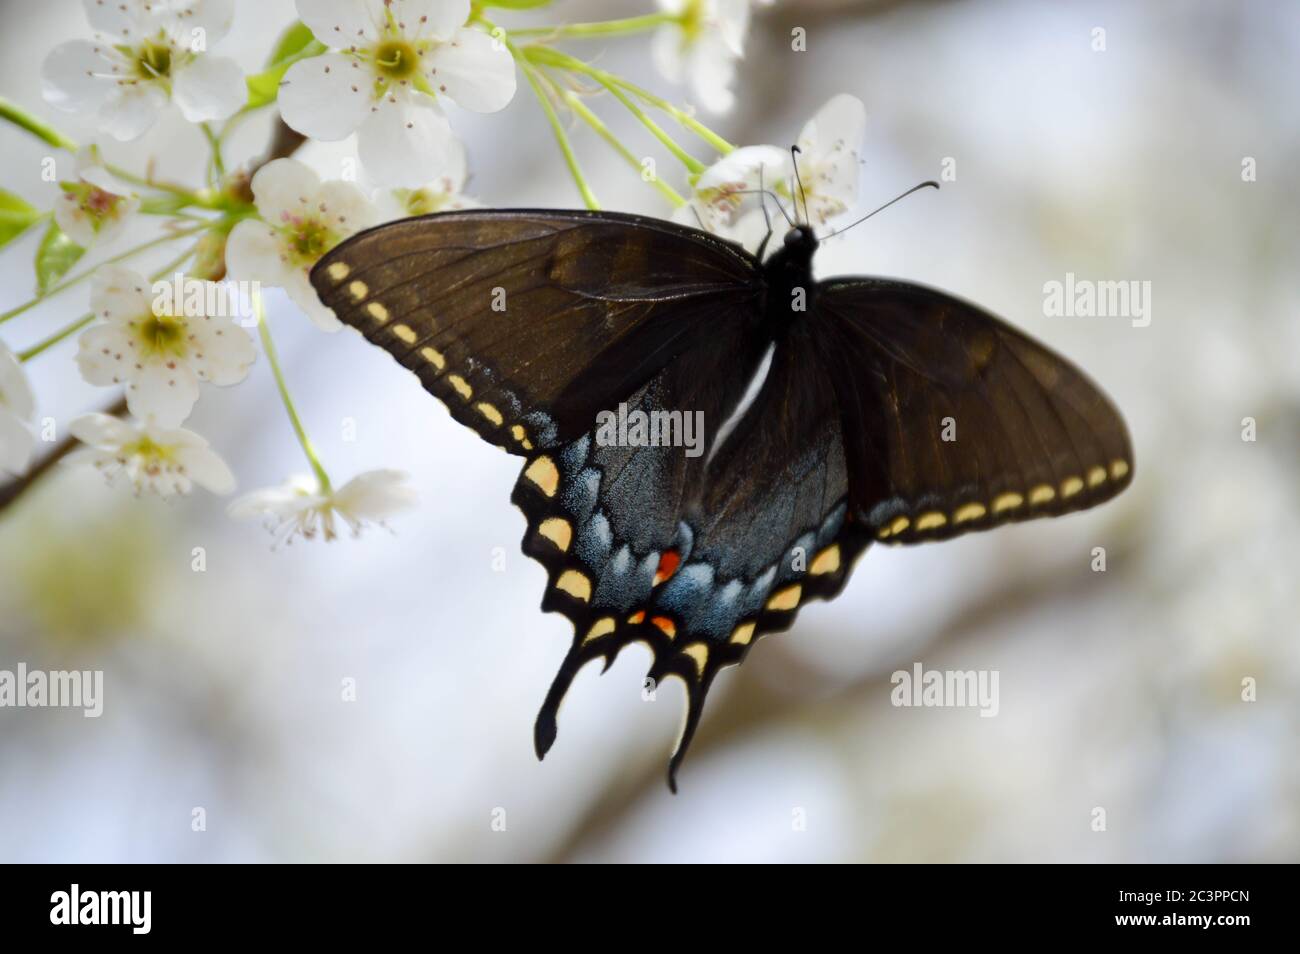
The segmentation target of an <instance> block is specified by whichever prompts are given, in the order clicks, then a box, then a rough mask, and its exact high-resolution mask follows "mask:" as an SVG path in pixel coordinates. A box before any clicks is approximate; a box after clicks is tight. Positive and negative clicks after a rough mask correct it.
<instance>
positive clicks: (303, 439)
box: [253, 291, 333, 494]
mask: <svg viewBox="0 0 1300 954" xmlns="http://www.w3.org/2000/svg"><path fill="white" fill-rule="evenodd" d="M253 314H254V316H255V317H256V318H257V334H258V337H260V338H261V339H262V350H263V351H265V352H266V360H267V361H269V362H270V364H271V373H272V374H274V375H275V386H276V388H277V389H278V390H279V392H280V401H281V402H282V403H283V404H284V409H285V411H286V412H287V413H288V415H289V423H290V424H292V425H293V432H294V434H296V435H297V437H298V444H299V445H300V446H301V447H302V452H303V453H304V454H305V455H306V456H307V461H308V463H310V464H311V469H312V472H313V473H314V474H315V475H316V483H317V484H319V492H320V493H321V494H330V493H332V492H333V487H332V485H331V484H330V478H329V474H327V473H325V467H324V465H323V464H321V462H320V455H319V454H317V453H316V448H315V446H314V445H313V444H312V442H311V438H310V437H308V436H307V430H306V428H304V427H303V426H302V420H301V419H300V418H299V417H298V411H297V409H296V408H295V407H294V406H293V398H291V397H290V396H289V386H288V385H287V384H286V383H285V380H284V371H283V370H281V368H280V359H279V357H278V356H277V355H276V351H275V342H274V341H272V340H271V327H270V324H269V323H268V322H267V320H266V311H265V309H263V307H262V293H261V292H260V291H254V292H253Z"/></svg>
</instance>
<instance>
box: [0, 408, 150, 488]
mask: <svg viewBox="0 0 1300 954" xmlns="http://www.w3.org/2000/svg"><path fill="white" fill-rule="evenodd" d="M125 410H126V398H124V397H123V398H118V399H117V401H116V402H114V403H113V404H111V405H109V406H108V407H106V408H104V413H105V414H111V415H113V417H117V416H118V415H120V414H122V413H123V412H124V411H125ZM76 446H77V439H76V438H75V437H65V438H64V439H63V440H61V441H60V442H59V443H58V445H57V446H56V447H55V448H54V450H52V451H50V452H49V453H48V454H46V455H45V456H44V457H42V458H41V459H40V460H38V461H37V462H36V463H35V464H33V465H32V466H31V467H30V468H29V469H28V471H27V473H25V474H23V475H22V476H21V477H16V478H14V479H13V480H11V481H9V483H7V484H5V485H4V486H3V487H0V510H4V509H5V508H6V507H8V506H9V505H10V504H11V503H13V502H14V501H15V500H17V499H18V498H19V497H20V496H22V494H23V492H24V491H26V490H27V489H28V488H29V487H31V486H32V484H34V483H36V481H37V480H39V479H40V478H41V477H42V476H44V475H45V474H46V473H48V472H49V470H50V468H52V467H53V466H54V465H55V464H57V463H58V462H59V461H61V460H62V459H63V458H64V457H65V456H67V454H68V451H70V450H72V448H74V447H76Z"/></svg>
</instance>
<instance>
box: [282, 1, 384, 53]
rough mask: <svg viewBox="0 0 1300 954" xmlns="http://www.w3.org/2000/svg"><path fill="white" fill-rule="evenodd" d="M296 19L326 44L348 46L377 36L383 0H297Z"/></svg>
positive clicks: (380, 22)
mask: <svg viewBox="0 0 1300 954" xmlns="http://www.w3.org/2000/svg"><path fill="white" fill-rule="evenodd" d="M296 6H297V8H298V19H300V20H301V21H302V22H303V23H305V24H307V26H308V27H309V28H310V29H311V32H312V33H314V34H316V39H318V40H320V41H321V42H322V43H324V44H325V45H326V46H333V47H347V46H350V45H352V44H354V43H358V45H359V41H365V40H374V39H376V38H377V37H378V36H379V25H381V24H382V23H383V22H384V21H383V9H384V8H383V3H382V0H297V4H296Z"/></svg>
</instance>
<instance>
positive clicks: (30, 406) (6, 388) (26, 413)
mask: <svg viewBox="0 0 1300 954" xmlns="http://www.w3.org/2000/svg"><path fill="white" fill-rule="evenodd" d="M0 408H8V409H9V410H10V411H11V412H12V413H14V414H16V415H17V416H18V417H19V418H20V419H22V420H24V421H27V420H30V419H31V416H32V414H33V413H35V411H36V396H35V395H34V394H32V388H31V385H30V384H28V383H27V375H26V374H25V373H24V372H23V366H22V362H20V361H19V360H18V357H17V356H16V355H15V354H14V353H13V352H12V351H10V350H9V349H8V348H6V347H5V346H4V345H3V344H0Z"/></svg>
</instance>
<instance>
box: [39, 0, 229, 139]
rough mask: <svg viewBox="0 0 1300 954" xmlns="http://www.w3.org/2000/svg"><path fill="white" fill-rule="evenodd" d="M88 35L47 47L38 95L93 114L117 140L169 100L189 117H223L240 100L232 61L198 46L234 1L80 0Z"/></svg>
mask: <svg viewBox="0 0 1300 954" xmlns="http://www.w3.org/2000/svg"><path fill="white" fill-rule="evenodd" d="M82 3H83V6H84V7H85V9H86V18H87V19H88V20H89V21H90V25H91V26H92V27H94V28H95V30H96V31H98V33H97V36H96V39H95V40H93V41H92V40H72V41H71V42H69V43H63V44H60V45H59V46H57V47H55V48H54V49H53V50H52V51H51V52H50V55H49V56H47V57H46V58H45V63H44V65H43V66H42V67H41V84H42V87H43V92H44V95H45V99H46V101H47V102H48V103H50V104H51V105H53V106H56V107H58V108H59V109H64V110H67V111H69V112H75V113H93V114H94V116H95V120H96V123H97V126H98V128H99V130H100V131H101V132H106V133H109V134H111V135H112V136H114V137H116V138H117V139H120V140H128V139H135V138H137V137H139V136H141V135H143V134H144V133H145V131H146V130H148V129H149V127H150V126H152V125H153V124H154V121H155V120H156V119H157V118H158V114H159V113H160V112H161V110H162V109H163V107H165V106H166V105H167V104H168V103H169V102H173V101H174V102H175V103H176V105H177V106H178V107H179V108H180V111H181V114H182V115H184V117H185V118H186V119H187V120H189V121H190V122H196V123H197V122H204V121H207V120H211V119H225V118H227V117H228V116H231V115H233V114H234V113H235V112H236V111H237V110H238V109H239V108H240V107H241V106H243V105H244V103H245V102H246V100H247V96H248V90H247V88H246V87H245V85H244V75H243V73H242V72H241V71H240V69H239V66H238V65H237V64H236V63H235V61H234V60H231V59H228V58H226V57H220V56H209V55H207V54H206V52H205V51H206V50H207V49H208V48H209V46H211V44H213V43H215V42H217V41H218V40H220V39H221V38H222V37H223V36H225V35H226V33H227V32H229V30H230V22H231V20H232V18H233V17H234V0H183V2H182V0H82Z"/></svg>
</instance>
